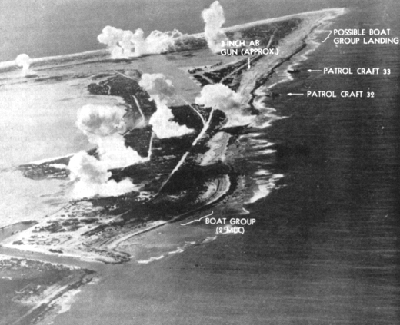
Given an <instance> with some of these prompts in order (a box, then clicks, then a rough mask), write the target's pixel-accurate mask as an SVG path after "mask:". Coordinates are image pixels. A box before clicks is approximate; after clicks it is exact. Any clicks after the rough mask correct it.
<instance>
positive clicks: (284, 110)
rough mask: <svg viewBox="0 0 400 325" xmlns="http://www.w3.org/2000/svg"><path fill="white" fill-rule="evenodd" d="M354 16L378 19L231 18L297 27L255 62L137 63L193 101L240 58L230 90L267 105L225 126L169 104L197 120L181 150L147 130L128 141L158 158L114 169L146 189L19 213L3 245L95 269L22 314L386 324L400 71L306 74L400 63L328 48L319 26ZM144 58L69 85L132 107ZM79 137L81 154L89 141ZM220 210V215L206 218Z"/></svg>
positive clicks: (341, 13) (44, 167) (55, 164)
mask: <svg viewBox="0 0 400 325" xmlns="http://www.w3.org/2000/svg"><path fill="white" fill-rule="evenodd" d="M360 17H364V18H360ZM365 17H367V18H365ZM296 19H299V20H296ZM357 19H365V21H364V23H365V24H373V23H376V21H377V20H376V19H378V18H376V17H374V16H373V15H372V14H370V12H369V11H368V10H367V9H365V11H363V10H361V9H360V10H349V9H347V10H345V9H325V10H321V11H317V12H310V13H303V14H298V15H290V16H285V17H282V18H276V19H268V20H264V21H259V22H255V23H249V24H246V25H244V26H243V25H242V26H234V27H231V28H226V29H225V31H226V32H227V33H230V32H231V33H236V32H238V31H243V30H245V29H246V28H250V29H251V28H258V27H257V26H263V25H266V26H268V24H276V25H274V26H278V27H279V26H281V25H279V24H280V23H282V22H285V21H290V22H293V23H295V24H297V25H295V27H296V28H293V29H292V30H291V31H290V32H289V31H285V33H286V32H287V33H286V34H284V35H283V36H282V38H280V39H277V40H275V41H276V43H275V44H274V45H275V46H276V47H278V48H279V55H273V56H261V57H258V58H255V59H254V60H253V61H249V62H251V64H250V65H249V66H247V59H246V60H245V61H244V62H245V63H241V62H240V60H235V58H223V59H222V60H219V59H218V57H217V56H211V54H210V53H207V52H206V51H205V50H199V52H198V53H199V54H198V56H196V54H195V53H196V51H192V52H193V55H194V56H193V57H191V56H186V57H185V56H184V55H183V54H182V55H181V54H180V52H179V51H178V52H172V53H168V54H166V55H162V56H154V57H151V56H150V57H148V58H145V59H144V60H143V66H144V67H147V68H148V69H152V70H151V72H153V71H154V72H156V70H157V68H160V69H161V70H162V72H163V73H165V74H166V75H168V76H170V78H171V80H173V82H174V84H176V85H177V86H176V87H177V89H178V90H179V91H181V92H182V93H183V95H184V97H186V98H187V100H188V101H189V103H193V101H194V99H195V98H196V92H199V91H200V89H201V87H200V85H199V80H200V81H201V82H208V81H211V82H215V83H217V82H219V80H218V78H219V73H221V71H224V69H225V68H231V67H232V66H233V67H234V68H233V69H232V71H233V72H231V73H230V74H229V77H230V78H231V79H229V82H230V85H233V86H235V85H238V87H237V92H238V93H240V94H241V96H243V97H244V98H245V99H246V102H248V103H250V104H251V105H250V106H251V109H254V110H257V111H258V112H259V113H261V114H258V115H255V114H253V113H249V112H247V111H245V112H244V114H243V116H241V118H242V119H243V120H246V121H249V123H248V124H247V125H245V126H242V125H240V126H236V125H233V126H232V125H229V124H227V122H226V120H225V122H221V121H223V120H224V119H223V116H220V115H218V114H216V113H214V111H212V110H211V111H207V110H201V109H199V108H198V107H197V106H193V107H190V106H184V105H183V106H182V107H176V108H174V110H173V112H174V114H176V116H178V114H181V115H179V116H180V118H181V120H182V121H185V119H187V120H190V121H191V123H192V124H190V125H189V124H187V125H189V126H190V127H192V128H193V129H194V130H195V132H194V133H193V134H192V135H190V134H189V135H185V136H186V137H187V138H183V139H186V140H179V141H181V142H179V143H178V142H177V143H178V145H176V146H177V147H180V151H175V150H176V149H175V147H173V146H171V144H172V143H173V142H172V141H170V140H168V141H167V140H162V139H155V140H153V135H151V136H150V135H149V134H145V135H144V136H143V139H144V140H142V138H140V139H141V140H140V144H135V145H136V146H137V148H136V149H137V150H139V149H140V150H141V151H143V154H146V153H147V152H150V153H151V150H153V152H154V154H153V156H151V161H153V163H154V162H157V164H158V166H156V164H155V165H154V166H156V167H153V165H150V166H152V167H151V168H149V169H150V170H147V169H146V168H145V167H143V166H146V165H140V164H139V165H134V166H133V167H127V168H123V169H122V170H117V171H115V172H113V177H114V179H116V180H120V179H123V178H124V177H126V176H127V175H128V176H131V177H133V176H132V175H134V174H135V173H137V174H138V175H139V176H140V177H142V178H143V179H144V180H143V185H142V183H140V184H139V181H138V180H137V182H136V183H137V184H139V185H141V186H144V187H143V188H144V189H145V190H144V191H143V193H145V194H144V195H148V197H149V198H150V199H148V198H147V197H145V196H143V197H142V196H141V195H139V196H136V194H135V195H128V196H125V198H124V199H118V198H117V199H110V198H105V199H102V198H97V199H95V200H86V199H84V200H82V201H77V202H73V203H72V204H71V203H69V204H68V205H63V206H61V205H59V206H57V205H56V204H55V205H54V206H55V207H56V208H57V209H55V210H57V211H56V212H55V213H51V214H50V215H48V216H47V217H46V218H45V219H41V218H40V217H39V218H34V219H26V220H35V222H38V223H35V224H27V223H25V224H18V225H17V226H15V229H14V228H13V229H12V230H11V231H10V230H7V228H3V233H2V234H3V235H4V237H5V238H2V242H1V245H2V247H0V254H7V255H8V256H19V258H23V257H27V256H31V257H32V258H33V259H34V258H37V259H38V260H42V261H47V262H51V263H55V264H57V263H60V264H63V263H66V265H74V266H73V267H74V268H77V269H79V270H80V271H79V272H86V271H83V270H90V272H89V274H90V277H89V278H90V279H87V280H85V281H81V282H79V281H80V280H79V281H77V282H76V285H75V286H74V285H73V286H72V287H71V288H70V289H68V290H66V291H63V292H62V294H64V293H67V292H68V291H70V293H71V295H70V296H68V295H65V296H64V298H62V299H61V298H60V299H59V300H58V301H57V303H55V305H57V306H58V307H57V308H54V309H52V308H49V311H48V312H47V314H46V313H44V314H43V315H44V317H43V316H41V317H40V319H39V318H35V317H36V316H34V315H36V314H35V310H37V307H32V308H33V309H32V311H33V312H32V316H30V314H29V311H28V314H24V315H26V316H23V318H21V319H20V320H17V322H16V324H33V323H35V322H36V323H39V324H47V323H52V324H78V323H79V324H109V323H110V322H112V323H115V324H136V323H137V324H153V325H154V324H174V325H176V324H215V323H216V322H218V323H221V324H303V323H304V324H333V323H335V324H336V323H337V324H360V325H361V324H392V323H393V324H394V323H395V322H396V320H397V319H398V315H399V309H398V304H397V303H398V301H399V300H398V297H399V296H398V284H397V282H396V274H397V271H398V259H397V248H396V243H397V241H398V230H399V228H398V226H397V224H396V215H397V212H398V206H397V200H396V193H398V178H397V176H396V175H397V174H396V172H397V171H398V155H397V151H396V147H395V143H396V139H397V138H398V135H399V133H398V131H399V127H398V125H400V124H398V122H399V119H398V117H399V116H398V114H397V113H396V111H395V109H394V107H395V105H396V102H397V100H398V98H399V97H398V91H397V88H396V80H395V78H396V77H397V75H398V73H396V74H394V75H391V76H387V77H384V76H379V78H380V79H379V81H377V80H376V79H372V78H370V77H368V76H365V77H360V78H363V79H362V80H360V79H358V80H355V79H344V78H343V80H342V81H340V82H337V83H336V84H335V85H334V86H332V78H330V77H329V76H321V75H319V76H312V73H310V72H309V71H308V69H316V68H321V67H325V66H332V65H335V64H337V62H339V61H341V60H345V62H344V63H343V64H347V65H349V66H357V65H359V64H360V62H362V64H363V65H364V66H369V65H374V64H375V62H376V61H375V60H376V57H377V56H381V57H382V58H383V60H384V61H385V67H390V68H392V69H393V70H395V65H396V64H397V63H396V62H397V61H396V59H394V58H393V56H392V55H391V53H392V52H391V51H393V48H391V47H388V48H387V49H386V50H385V49H383V50H382V49H381V48H373V49H372V51H375V53H374V55H373V56H370V55H367V54H366V52H365V51H363V48H362V47H352V48H345V49H343V48H340V49H339V48H337V47H335V46H334V44H333V43H331V42H327V43H325V44H323V42H322V41H323V40H324V39H325V37H326V33H324V31H326V30H327V29H332V28H333V26H343V25H346V24H349V22H351V21H354V20H357ZM195 36H196V37H201V34H197V35H195ZM360 46H361V45H360ZM344 51H346V56H345V57H344V58H345V59H343V52H344ZM381 51H382V52H381ZM385 51H386V52H385ZM326 53H330V55H329V56H328V55H326ZM382 53H387V54H386V56H385V55H384V54H382ZM175 60H176V61H180V62H176V63H174V62H175ZM221 61H222V62H221ZM128 62H129V61H128ZM168 62H169V63H171V62H172V63H173V64H171V65H169V64H166V63H168ZM205 62H206V63H205ZM235 62H239V63H237V65H235V64H236V63H235ZM140 63H141V61H140V60H139V61H131V62H129V64H131V65H132V66H130V67H129V68H128V67H126V65H127V62H125V61H121V62H117V63H116V65H114V64H115V63H113V62H106V63H105V65H104V66H103V67H102V69H103V70H102V71H105V74H106V75H105V76H100V77H98V74H99V73H100V72H99V71H96V69H97V68H99V67H100V66H101V63H100V62H96V63H94V64H93V66H91V65H90V68H89V69H88V70H89V73H88V75H90V76H91V78H88V79H87V80H86V79H84V80H83V81H80V82H79V83H76V84H74V87H75V89H78V87H84V88H86V87H88V88H89V93H85V98H87V99H88V100H91V99H93V98H96V100H99V101H100V100H102V99H105V100H110V101H113V102H119V103H121V102H122V100H125V103H124V104H126V94H125V91H126V89H131V87H133V88H134V87H136V85H137V83H135V82H136V81H135V82H132V81H131V79H132V77H130V74H128V72H132V71H136V70H135V69H137V66H139V64H140ZM199 63H200V64H199ZM86 64H87V63H85V64H84V65H86ZM90 64H91V63H90ZM203 65H204V66H203ZM177 67H178V70H179V71H178V72H177V71H175V72H173V70H174V69H175V70H176V69H177ZM121 68H124V71H122V72H120V71H121ZM84 69H86V68H84V67H82V73H83V71H84ZM115 70H117V71H118V73H115ZM95 72H96V73H95ZM293 72H294V73H293ZM85 73H87V72H85ZM121 73H122V75H121ZM169 73H170V74H169ZM50 74H51V72H50ZM76 75H77V72H76V71H75V72H74V74H71V73H66V74H63V76H64V77H63V78H64V80H63V82H65V81H67V82H71V83H74V82H73V81H71V80H72V79H74V78H75V77H76ZM127 75H128V77H126V76H127ZM194 75H197V76H198V78H194ZM210 76H212V78H216V79H215V80H213V79H210ZM202 78H203V79H202ZM224 78H225V79H224ZM128 79H130V80H128ZM207 80H208V81H207ZM222 80H223V81H226V77H222ZM46 82H49V84H50V85H51V83H53V82H54V84H57V83H56V82H55V81H53V80H50V79H48V81H46ZM201 82H200V83H201ZM227 82H228V81H227ZM360 84H362V85H363V87H364V88H365V87H369V88H373V90H374V91H375V92H376V94H379V95H378V96H377V98H376V99H374V100H371V101H368V102H366V100H360V101H356V100H349V99H339V100H337V101H333V100H329V99H321V100H320V101H314V102H311V101H310V100H309V99H308V98H305V97H297V98H293V97H290V96H288V95H287V94H288V93H290V92H293V93H295V92H306V91H307V90H308V89H331V88H332V87H334V88H335V89H336V90H337V91H341V90H343V89H344V88H345V89H353V88H354V87H358V86H359V85H360ZM90 85H92V86H91V87H92V88H90V87H89V86H90ZM93 85H94V86H93ZM105 86H107V87H108V88H107V87H105ZM203 86H204V84H203ZM96 87H99V88H96ZM101 87H103V88H101ZM364 88H363V89H364ZM90 89H96V91H92V92H90ZM102 89H106V90H107V91H108V95H107V94H103V92H102V91H103V90H102ZM78 91H79V90H78ZM114 92H115V94H114ZM121 94H122V95H121ZM109 95H110V96H109ZM124 96H125V97H124ZM134 96H136V97H135V98H136V100H137V102H136V104H133V102H132V103H131V104H130V105H131V108H133V110H134V109H135V107H136V108H143V107H144V104H143V103H145V102H146V100H147V99H146V98H147V97H146V96H143V98H141V97H140V96H139V95H138V93H135V94H134ZM121 98H122V99H121ZM138 102H139V104H138ZM382 102H384V106H382ZM79 103H81V102H79ZM146 103H147V102H146ZM147 104H148V105H149V106H148V107H150V106H151V100H150V101H149V102H148V103H147ZM147 104H146V105H147ZM146 107H147V106H146ZM349 107H351V109H349ZM382 107H385V108H386V109H384V108H382ZM150 109H151V108H149V110H150ZM196 109H198V110H199V111H196ZM185 110H189V111H191V113H190V115H188V116H190V118H188V117H185V114H182V112H185ZM148 112H150V111H146V110H144V111H143V112H141V114H142V115H146V114H148ZM134 113H135V111H134ZM136 113H137V114H139V113H140V112H137V111H136ZM136 113H135V114H136ZM193 114H194V115H193ZM195 114H197V115H198V116H197V117H196V118H197V120H196V123H197V124H196V123H195V122H193V121H194V117H193V116H195ZM150 116H151V114H149V118H150ZM199 117H200V118H199ZM146 118H147V117H146V116H145V117H144V118H143V119H146ZM201 120H203V128H202V127H201V126H199V125H201V124H200V122H201ZM71 121H72V119H71ZM205 122H207V123H205ZM185 123H188V122H185ZM223 123H225V126H223V125H224V124H223ZM221 125H222V127H221ZM136 136H137V135H136V133H135V134H132V139H137V138H135V137H136ZM149 138H151V140H150V145H147V142H148V139H149ZM132 141H133V140H132ZM142 141H143V143H146V145H144V144H142ZM80 146H81V148H82V149H84V150H89V149H88V148H87V143H84V142H80ZM168 146H170V148H168ZM166 148H167V149H166ZM186 148H187V149H186ZM168 150H169V151H168ZM149 157H150V155H149ZM165 157H167V158H165ZM40 158H43V157H40ZM69 159H70V156H62V157H61V158H59V159H45V160H42V161H39V162H37V163H29V162H28V161H25V162H24V163H27V164H26V165H22V166H23V168H22V170H23V171H24V173H25V176H26V177H28V178H29V179H33V180H34V179H36V181H38V180H40V181H43V180H47V181H48V179H47V178H48V177H49V175H50V178H49V179H51V178H52V177H54V178H59V181H60V182H65V181H66V180H67V174H66V172H65V171H64V172H63V169H65V166H66V165H68V161H69ZM151 161H150V162H151ZM63 166H64V167H63ZM174 166H175V168H173V167H174ZM193 166H194V167H193ZM171 170H172V172H171ZM153 175H156V177H153ZM139 176H138V177H139ZM140 177H139V178H138V179H140ZM146 177H147V178H150V177H151V178H152V179H153V178H154V180H153V181H152V182H148V181H147V180H146ZM192 179H193V180H192ZM198 183H200V185H201V186H200V185H199V184H198ZM69 186H70V185H69ZM185 186H186V188H185ZM157 187H158V189H159V190H158V192H157V191H155V190H154V188H157ZM143 188H142V189H143ZM152 191H154V193H152ZM67 192H68V187H67V186H66V185H64V194H65V193H67ZM129 200H131V201H129ZM147 202H150V203H149V206H150V208H147V207H146V204H147ZM183 202H185V203H184V204H183ZM63 204H64V203H63ZM59 207H61V209H60V208H59ZM110 207H111V208H110ZM213 217H214V218H215V220H220V219H221V220H223V219H225V220H228V222H227V223H225V220H224V221H223V223H222V222H221V224H220V225H218V224H215V223H211V222H209V220H210V219H211V218H213ZM252 219H254V221H251V220H252ZM21 220H22V221H23V220H25V219H21ZM206 220H207V221H206ZM250 221H251V222H252V223H250ZM240 222H242V224H240ZM235 223H237V224H236V225H235ZM243 223H245V224H244V225H243ZM246 223H247V224H246ZM235 226H238V228H240V226H242V227H241V228H243V234H241V233H234V231H233V229H234V228H235ZM219 228H221V229H220V230H221V231H219ZM14 231H15V232H14ZM10 233H11V236H9V235H10ZM47 262H43V263H47ZM57 265H58V264H57ZM0 271H1V272H4V271H3V270H0ZM15 272H17V273H18V272H19V270H17V271H15ZM79 274H81V273H79ZM5 277H8V275H5ZM92 278H94V280H93V279H92ZM4 281H9V280H8V279H7V280H6V279H4ZM58 281H61V280H58ZM91 281H92V282H93V285H87V284H88V283H91ZM74 283H75V282H74ZM10 292H11V291H10ZM59 296H61V295H59ZM58 298H59V297H58ZM44 305H46V302H45V303H44ZM44 305H43V306H44ZM60 306H64V307H60ZM65 306H67V307H65ZM25 312H26V310H24V313H25ZM46 315H47V316H46ZM18 322H20V323H18Z"/></svg>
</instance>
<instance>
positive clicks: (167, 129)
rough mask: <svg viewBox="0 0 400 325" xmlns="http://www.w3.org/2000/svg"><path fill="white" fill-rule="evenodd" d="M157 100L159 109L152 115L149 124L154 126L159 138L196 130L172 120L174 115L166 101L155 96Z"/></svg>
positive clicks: (178, 135) (176, 135)
mask: <svg viewBox="0 0 400 325" xmlns="http://www.w3.org/2000/svg"><path fill="white" fill-rule="evenodd" d="M155 102H156V105H157V111H156V112H155V113H154V114H153V115H152V116H151V118H150V121H149V124H151V125H152V126H153V132H154V133H155V134H156V136H157V137H158V138H160V139H163V138H174V137H180V136H182V135H185V134H190V133H193V132H194V130H193V129H189V128H188V127H186V125H179V124H178V123H176V122H174V121H172V119H173V118H174V115H173V114H172V111H171V110H170V109H169V108H168V106H167V104H166V102H165V101H162V100H160V99H158V98H155Z"/></svg>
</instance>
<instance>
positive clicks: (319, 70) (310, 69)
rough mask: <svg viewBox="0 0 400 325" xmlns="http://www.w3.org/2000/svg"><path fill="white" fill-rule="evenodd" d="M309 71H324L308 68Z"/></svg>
mask: <svg viewBox="0 0 400 325" xmlns="http://www.w3.org/2000/svg"><path fill="white" fill-rule="evenodd" d="M307 71H308V72H314V71H322V70H313V69H308V70H307Z"/></svg>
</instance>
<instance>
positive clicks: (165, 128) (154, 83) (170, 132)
mask: <svg viewBox="0 0 400 325" xmlns="http://www.w3.org/2000/svg"><path fill="white" fill-rule="evenodd" d="M139 86H140V87H142V88H143V89H144V90H146V91H147V92H148V94H149V95H150V97H151V98H152V99H153V100H154V102H155V103H156V106H157V111H156V112H155V113H154V114H153V115H152V117H151V118H150V121H149V124H151V125H152V127H153V132H154V133H155V134H156V136H157V137H158V138H172V137H180V136H182V135H184V134H189V133H193V131H194V130H193V129H189V128H187V127H186V126H185V125H179V124H178V123H176V122H174V121H173V118H174V115H173V113H172V111H171V110H170V109H169V108H168V106H167V105H171V104H173V103H175V102H176V101H178V100H179V99H178V98H177V96H176V93H175V88H174V86H173V84H172V82H171V80H168V79H166V78H165V76H164V75H163V74H161V73H160V74H143V76H142V79H141V80H140V81H139Z"/></svg>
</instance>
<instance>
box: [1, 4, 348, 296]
mask: <svg viewBox="0 0 400 325" xmlns="http://www.w3.org/2000/svg"><path fill="white" fill-rule="evenodd" d="M343 13H344V9H326V10H321V11H317V12H309V13H301V14H295V15H289V16H284V17H279V18H271V19H267V20H261V21H257V22H253V23H248V24H243V25H236V26H232V27H228V28H226V29H225V30H226V31H237V30H240V29H241V28H244V26H246V27H250V26H256V25H260V24H266V23H270V22H276V21H283V20H285V19H288V18H293V17H302V18H304V20H303V22H302V24H301V26H300V27H299V28H298V29H297V30H296V31H294V32H293V33H291V34H290V35H289V36H287V37H285V38H284V39H283V40H280V42H279V46H280V48H282V49H283V50H282V52H281V54H280V55H279V56H276V57H275V56H274V57H273V58H272V60H271V57H264V58H261V59H260V60H258V61H257V62H256V63H255V64H254V65H253V66H252V67H251V69H250V70H246V71H245V72H244V73H243V79H242V83H243V84H242V85H241V86H240V88H239V91H240V93H241V94H242V95H243V96H245V97H246V98H247V99H248V101H249V102H253V101H255V99H256V97H257V100H259V99H260V97H259V96H261V100H264V97H263V96H264V95H263V93H262V91H261V95H260V92H258V93H257V95H255V92H257V82H258V81H259V80H264V79H265V78H267V77H268V75H269V74H270V73H271V71H273V70H274V69H276V68H277V67H278V66H280V65H281V64H282V63H283V62H285V61H286V60H287V58H288V57H290V58H291V57H293V56H295V55H296V54H298V53H299V52H301V50H300V51H299V49H300V48H301V49H303V48H304V46H303V47H302V45H303V44H300V43H302V42H304V41H305V39H306V38H307V37H308V36H309V34H310V33H312V32H313V31H314V29H315V28H318V27H320V26H324V24H325V23H328V21H329V20H331V19H334V18H335V17H337V16H338V15H340V14H343ZM335 14H337V15H336V16H335ZM197 35H200V34H197ZM193 36H195V35H193ZM285 81H287V80H282V81H281V82H285ZM274 85H275V84H274ZM274 85H270V86H269V87H268V89H270V88H272V87H273V86H274ZM255 108H257V107H256V106H255ZM225 140H226V139H224V141H225ZM216 151H218V153H216V154H215V157H212V156H205V160H206V161H207V163H210V162H213V161H216V160H218V158H219V157H221V156H224V157H225V156H226V155H228V156H229V155H232V152H229V149H228V140H226V143H225V145H224V146H223V147H221V148H218V146H216ZM227 151H228V153H227ZM50 160H51V159H45V160H43V162H49V161H50ZM39 163H42V162H39ZM32 164H35V163H32ZM36 164H37V162H36ZM229 185H230V184H228V186H229ZM217 200H218V198H217ZM249 202H250V200H249ZM250 203H251V202H250ZM54 218H55V219H54V220H56V219H58V218H60V216H56V217H54ZM118 218H119V216H115V217H114V218H113V221H114V220H116V219H118ZM196 218H197V216H196ZM111 219H112V218H111ZM111 219H110V220H108V221H109V222H111ZM48 221H50V219H47V220H46V221H45V222H48ZM174 221H176V220H173V221H172V222H174ZM166 224H169V222H164V221H154V222H150V223H148V224H146V225H145V226H144V227H143V226H142V225H140V228H138V227H136V228H135V227H133V229H130V230H129V232H128V233H126V234H122V235H120V236H115V237H114V238H112V239H111V240H110V241H108V242H107V244H106V245H101V249H106V250H107V251H109V252H115V253H116V255H111V256H108V255H107V254H106V256H104V255H103V252H100V253H96V251H84V250H81V249H77V246H80V244H81V242H80V241H79V237H80V236H81V235H83V234H84V233H86V232H89V231H90V230H91V228H90V227H89V226H88V227H85V228H81V229H80V230H79V232H77V231H75V235H76V237H75V240H74V241H73V245H71V243H68V245H66V246H65V247H64V246H62V247H61V246H60V248H57V249H56V250H58V249H60V250H62V256H66V257H73V258H76V259H81V260H85V261H89V262H103V263H120V262H121V261H122V262H126V261H128V260H129V259H130V256H129V255H127V254H126V253H125V252H124V251H121V255H120V254H119V253H120V252H119V249H118V248H119V247H120V246H121V244H123V243H124V242H126V241H129V240H131V239H134V238H135V237H137V236H138V237H140V236H142V235H143V234H144V233H147V234H150V235H153V234H154V232H155V231H158V228H159V227H162V226H164V225H166ZM35 226H36V225H35ZM33 228H34V227H32V228H31V229H30V231H29V230H25V231H23V232H21V233H18V234H15V235H13V236H11V237H8V238H7V239H6V240H5V241H4V243H3V242H2V243H0V244H1V245H3V246H4V247H7V248H14V249H18V250H21V251H33V252H38V253H43V254H50V255H52V254H53V255H54V254H58V253H57V252H50V251H49V249H48V247H46V246H44V247H43V246H41V245H39V246H35V243H33V244H22V245H20V244H14V243H15V242H17V241H20V240H22V239H23V238H25V237H29V236H32V235H33V233H32V229H33ZM156 229H157V230H156ZM56 236H57V237H59V235H56ZM207 238H210V237H207ZM214 239H215V238H214ZM209 241H212V240H208V241H205V242H209ZM74 245H75V247H74ZM189 246H190V245H189ZM185 248H186V247H183V248H181V247H178V249H176V250H174V251H172V252H175V253H181V252H182V251H183V250H184V249H185ZM175 253H167V255H168V254H169V255H175ZM167 255H166V256H167ZM60 256H61V254H60ZM157 259H158V258H157V257H151V258H150V259H149V260H138V261H137V262H138V264H148V263H149V262H152V261H155V260H157ZM143 270H145V269H143ZM143 272H145V271H143ZM70 289H71V288H70ZM70 289H65V290H63V291H62V293H65V292H67V291H68V290H70ZM56 296H57V298H60V297H61V296H62V294H58V293H57V295H56ZM50 297H51V295H50V296H49V298H50Z"/></svg>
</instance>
